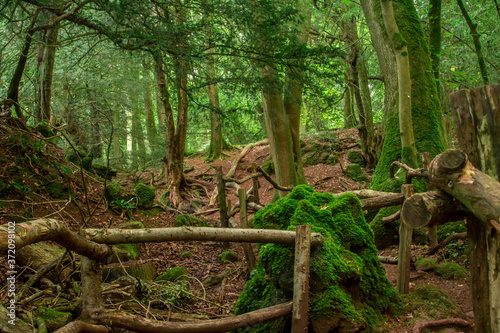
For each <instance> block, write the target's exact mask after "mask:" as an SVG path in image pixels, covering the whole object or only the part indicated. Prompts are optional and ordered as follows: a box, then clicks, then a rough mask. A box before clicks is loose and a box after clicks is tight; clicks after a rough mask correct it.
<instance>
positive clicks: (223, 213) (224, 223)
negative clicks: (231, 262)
mask: <svg viewBox="0 0 500 333" xmlns="http://www.w3.org/2000/svg"><path fill="white" fill-rule="evenodd" d="M216 173H217V190H218V192H219V211H220V224H221V227H222V228H228V227H229V223H228V218H227V206H226V190H225V189H224V180H223V179H222V167H218V168H217V169H216ZM222 245H223V246H224V248H226V249H228V248H229V246H230V245H229V242H223V243H222Z"/></svg>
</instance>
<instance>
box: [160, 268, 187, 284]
mask: <svg viewBox="0 0 500 333" xmlns="http://www.w3.org/2000/svg"><path fill="white" fill-rule="evenodd" d="M188 279H189V272H188V270H187V269H186V268H185V267H183V266H180V267H174V268H171V269H169V270H168V271H166V272H165V273H163V274H161V275H159V276H158V277H157V278H156V281H169V282H175V281H177V280H188Z"/></svg>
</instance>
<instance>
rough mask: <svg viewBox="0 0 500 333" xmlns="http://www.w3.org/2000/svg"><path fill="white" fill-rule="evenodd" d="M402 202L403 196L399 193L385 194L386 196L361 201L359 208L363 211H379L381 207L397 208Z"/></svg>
mask: <svg viewBox="0 0 500 333" xmlns="http://www.w3.org/2000/svg"><path fill="white" fill-rule="evenodd" d="M403 202H404V196H403V194H401V193H387V194H386V195H383V196H380V197H377V198H369V199H361V207H362V208H363V210H370V209H379V208H382V207H390V206H398V205H402V204H403Z"/></svg>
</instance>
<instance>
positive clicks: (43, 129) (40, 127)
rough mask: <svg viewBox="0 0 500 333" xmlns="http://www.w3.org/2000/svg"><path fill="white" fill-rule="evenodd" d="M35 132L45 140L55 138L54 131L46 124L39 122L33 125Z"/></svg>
mask: <svg viewBox="0 0 500 333" xmlns="http://www.w3.org/2000/svg"><path fill="white" fill-rule="evenodd" d="M35 130H36V131H38V132H39V133H40V134H41V135H43V136H44V137H45V138H50V137H52V136H55V133H54V131H53V130H52V128H51V127H50V126H49V125H47V123H44V122H41V123H38V124H36V125H35Z"/></svg>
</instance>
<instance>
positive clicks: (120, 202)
mask: <svg viewBox="0 0 500 333" xmlns="http://www.w3.org/2000/svg"><path fill="white" fill-rule="evenodd" d="M109 207H111V209H113V210H115V211H116V212H117V213H118V214H120V215H122V214H126V215H127V216H128V218H129V219H132V211H133V210H134V209H135V208H136V206H135V205H134V204H133V203H132V201H131V200H125V199H117V200H113V201H111V202H110V203H109Z"/></svg>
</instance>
